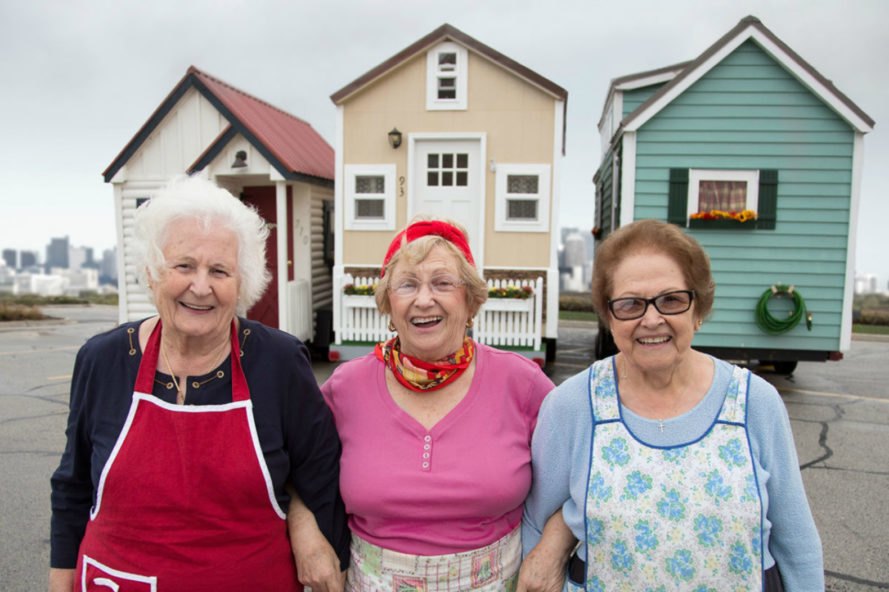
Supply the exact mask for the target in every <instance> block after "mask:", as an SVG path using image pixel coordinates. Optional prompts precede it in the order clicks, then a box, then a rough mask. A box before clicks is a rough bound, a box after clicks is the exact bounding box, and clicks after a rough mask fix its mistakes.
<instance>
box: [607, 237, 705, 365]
mask: <svg viewBox="0 0 889 592" xmlns="http://www.w3.org/2000/svg"><path fill="white" fill-rule="evenodd" d="M611 277H612V282H613V286H614V288H613V292H612V293H611V294H610V295H609V296H610V299H612V300H613V299H616V298H629V297H639V298H646V299H647V298H654V297H656V296H659V295H661V294H665V293H667V292H673V291H676V290H687V289H688V288H689V287H688V286H687V285H686V281H685V276H684V275H683V273H682V269H681V268H680V267H679V265H678V264H677V263H676V262H675V261H674V260H673V259H671V258H670V257H668V256H667V255H664V254H663V253H656V252H651V251H643V252H639V253H635V254H632V255H629V256H626V257H625V258H624V259H623V260H622V261H621V262H620V263H619V264H618V265H617V267H616V268H615V269H614V272H613V274H612V276H611ZM609 314H610V313H609ZM696 320H697V313H696V308H695V304H694V303H692V306H691V308H690V309H689V310H687V311H686V312H684V313H680V314H677V315H663V314H661V313H660V312H658V310H657V309H656V308H655V307H654V305H653V304H649V306H648V310H647V311H645V315H643V316H642V317H641V318H638V319H633V320H631V321H621V320H619V319H616V318H614V316H613V315H611V318H610V325H611V332H612V335H613V336H614V343H615V345H617V347H618V349H619V350H620V351H621V353H622V354H623V355H624V356H626V359H627V360H628V361H629V362H630V364H632V365H633V366H634V367H635V368H636V369H637V370H639V371H641V372H643V373H645V372H664V371H672V369H673V368H675V367H676V366H678V365H680V364H681V363H682V362H683V361H684V360H685V359H687V357H688V356H687V354H688V353H689V352H690V351H691V341H692V338H693V337H694V333H695V322H696Z"/></svg>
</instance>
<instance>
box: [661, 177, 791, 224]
mask: <svg viewBox="0 0 889 592" xmlns="http://www.w3.org/2000/svg"><path fill="white" fill-rule="evenodd" d="M777 191H778V172H777V171H775V170H725V169H719V170H715V169H670V185H669V194H668V203H667V220H668V221H669V222H671V223H673V224H678V225H679V226H687V227H689V228H711V229H715V228H726V229H737V230H750V229H753V228H760V229H774V228H775V218H776V216H775V214H776V208H777Z"/></svg>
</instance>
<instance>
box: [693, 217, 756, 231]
mask: <svg viewBox="0 0 889 592" xmlns="http://www.w3.org/2000/svg"><path fill="white" fill-rule="evenodd" d="M756 225H757V221H756V220H750V221H749V222H738V221H737V220H693V219H689V221H688V227H689V228H697V229H701V230H753V229H754V228H756Z"/></svg>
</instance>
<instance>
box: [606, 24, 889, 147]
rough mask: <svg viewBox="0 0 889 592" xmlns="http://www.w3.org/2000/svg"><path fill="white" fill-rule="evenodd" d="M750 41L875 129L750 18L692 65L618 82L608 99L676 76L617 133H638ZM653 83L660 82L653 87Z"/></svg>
mask: <svg viewBox="0 0 889 592" xmlns="http://www.w3.org/2000/svg"><path fill="white" fill-rule="evenodd" d="M748 40H753V41H754V42H755V43H756V44H757V45H759V46H760V47H761V48H762V49H763V50H765V51H766V52H767V53H768V54H769V55H771V56H772V58H774V59H775V60H777V61H778V62H779V63H780V64H781V65H782V66H783V67H784V68H786V69H787V70H788V71H789V72H790V73H791V74H792V75H793V76H795V77H796V78H797V80H799V81H800V83H802V84H803V85H804V86H806V88H808V89H809V90H810V91H811V92H812V93H814V94H815V95H817V96H818V97H819V98H820V99H821V100H822V101H824V102H825V103H826V104H827V105H828V106H830V107H831V108H832V109H833V110H834V111H835V112H836V113H837V114H838V115H839V116H840V117H842V118H843V119H845V120H846V121H847V122H848V123H849V125H851V126H852V127H854V128H855V129H856V130H857V131H859V132H861V133H867V132H869V131H871V130H872V129H873V126H874V120H873V119H871V118H870V117H869V116H868V115H867V114H866V113H865V112H864V111H862V110H861V108H859V107H858V106H857V105H856V104H855V103H853V102H852V100H851V99H849V97H847V96H846V95H844V94H843V93H842V92H840V91H839V89H837V88H836V87H835V86H834V85H833V83H832V82H831V81H830V80H828V79H827V78H825V77H824V76H822V75H821V74H820V73H819V72H818V71H817V70H815V68H813V67H812V66H811V64H809V63H808V62H806V61H805V60H804V59H803V58H802V57H800V56H799V55H798V54H797V53H796V52H795V51H793V50H792V49H791V48H790V47H789V46H788V45H787V44H785V43H784V42H783V41H781V40H780V39H778V37H776V36H775V34H774V33H772V32H771V31H770V30H769V29H768V28H766V26H765V25H763V24H762V22H761V21H760V20H759V19H758V18H756V17H755V16H748V17H746V18H743V19H741V21H740V22H739V23H738V24H737V25H736V26H735V27H734V28H733V29H732V30H731V31H729V32H728V33H726V34H725V35H723V36H722V37H721V38H720V39H719V40H718V41H716V43H714V44H713V45H711V46H710V47H708V48H707V49H706V51H704V53H702V54H701V55H700V56H698V57H697V58H696V59H695V60H693V61H690V62H684V63H682V64H676V65H675V66H668V67H666V68H661V69H659V70H651V71H649V72H643V73H640V74H634V75H631V76H624V77H621V78H615V79H614V80H613V81H612V83H611V86H610V87H609V89H608V93H609V94H608V97H609V98H610V97H611V94H612V93H614V92H615V91H616V90H619V89H621V87H622V86H623V88H637V87H638V86H631V85H630V84H631V83H632V82H633V81H641V80H643V79H645V78H652V77H653V76H656V75H663V76H665V77H666V78H667V79H669V78H670V73H671V72H675V74H674V75H673V76H672V80H670V81H669V82H668V83H667V84H665V85H664V86H662V87H661V88H660V89H658V91H657V92H656V93H654V94H653V95H652V96H651V97H649V99H648V100H647V101H645V102H644V103H642V104H641V105H639V107H637V108H636V110H635V111H633V112H632V113H630V114H629V115H627V117H626V118H625V119H624V120H623V121H622V122H621V125H620V129H619V130H618V132H617V133H618V134H619V133H621V132H623V131H635V130H637V129H639V128H640V127H641V126H642V125H643V124H645V123H646V122H647V121H648V120H649V119H651V118H652V117H653V116H654V115H656V114H657V113H658V112H659V111H660V110H661V109H663V108H664V107H666V106H667V105H668V104H669V103H670V102H671V101H673V100H674V99H675V98H676V97H678V96H679V95H680V94H682V93H683V92H685V90H686V89H688V88H689V87H690V86H691V85H692V84H694V83H695V82H697V81H698V80H699V79H700V78H701V77H702V76H704V75H705V74H706V73H707V72H709V71H710V70H711V69H712V68H713V67H715V66H716V65H717V64H718V63H719V62H721V61H722V60H723V59H724V58H725V57H726V56H727V55H729V54H730V53H731V52H733V51H734V50H735V49H737V48H738V46H740V45H741V44H742V43H744V42H746V41H748ZM654 82H657V81H653V82H652V83H654ZM608 103H609V101H608V100H606V102H605V105H606V107H607V105H608Z"/></svg>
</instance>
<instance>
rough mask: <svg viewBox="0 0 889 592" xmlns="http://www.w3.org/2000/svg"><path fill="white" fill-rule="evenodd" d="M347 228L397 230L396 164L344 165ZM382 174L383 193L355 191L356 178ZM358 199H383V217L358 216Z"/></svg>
mask: <svg viewBox="0 0 889 592" xmlns="http://www.w3.org/2000/svg"><path fill="white" fill-rule="evenodd" d="M343 169H344V170H343V179H344V192H343V194H344V196H345V200H344V201H345V206H346V212H345V213H346V215H345V227H346V228H345V229H346V230H395V165H394V164H347V165H345V166H344V167H343ZM360 176H382V177H383V193H382V194H379V195H376V194H374V195H373V197H371V196H370V195H368V194H363V193H362V194H358V193H356V192H355V178H356V177H360ZM358 199H382V200H383V217H382V218H381V219H378V220H369V219H363V218H356V215H355V213H356V208H355V201H356V200H358Z"/></svg>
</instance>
